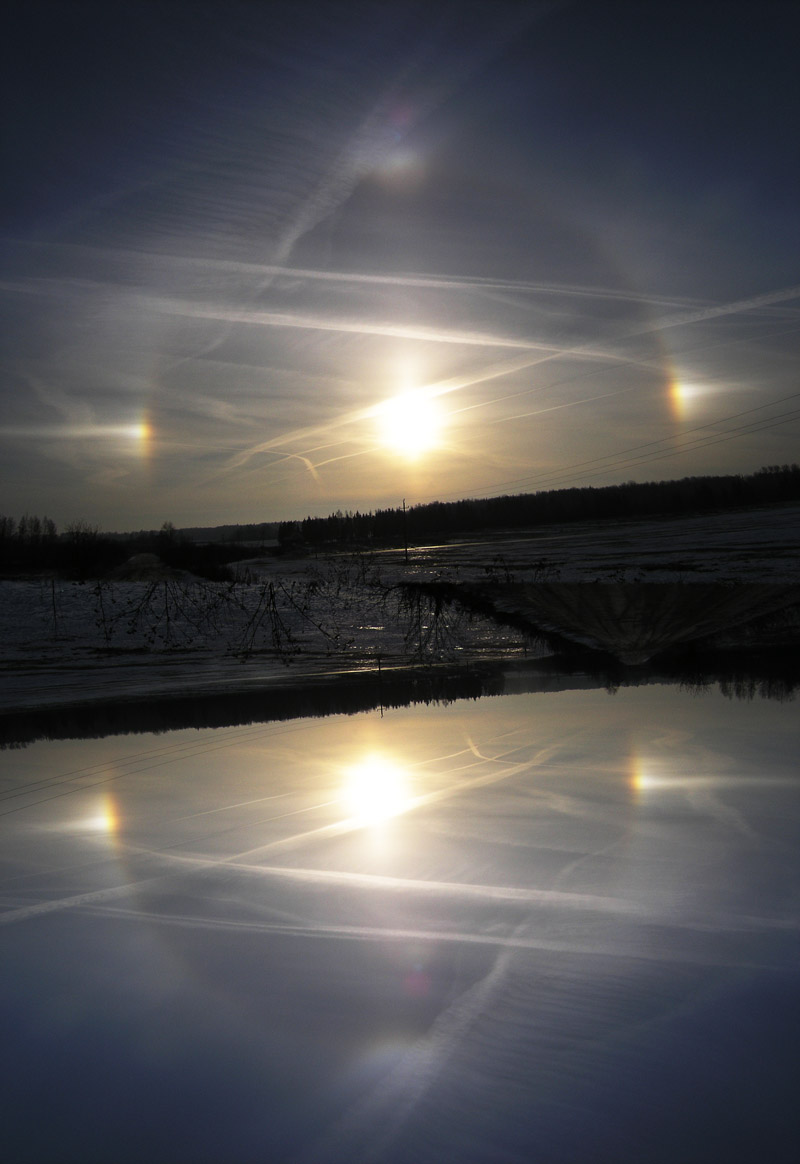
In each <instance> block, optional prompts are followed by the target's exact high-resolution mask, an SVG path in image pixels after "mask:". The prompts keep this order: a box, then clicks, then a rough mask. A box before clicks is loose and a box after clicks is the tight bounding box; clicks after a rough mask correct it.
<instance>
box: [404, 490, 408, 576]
mask: <svg viewBox="0 0 800 1164" xmlns="http://www.w3.org/2000/svg"><path fill="white" fill-rule="evenodd" d="M403 544H404V545H405V548H406V561H408V525H407V523H406V499H405V497H404V498H403Z"/></svg>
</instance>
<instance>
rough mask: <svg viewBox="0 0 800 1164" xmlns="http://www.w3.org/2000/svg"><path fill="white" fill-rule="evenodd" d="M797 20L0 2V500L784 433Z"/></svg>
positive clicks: (158, 500)
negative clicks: (4, 16)
mask: <svg viewBox="0 0 800 1164" xmlns="http://www.w3.org/2000/svg"><path fill="white" fill-rule="evenodd" d="M799 23H800V16H799V15H798V8H797V5H795V4H775V3H765V4H760V5H751V4H746V5H745V4H739V5H737V4H720V5H716V4H701V5H688V4H687V5H683V4H675V5H665V6H658V7H656V6H652V5H642V4H635V3H617V4H614V3H604V4H582V3H573V4H569V3H567V4H530V5H522V4H519V3H514V4H507V5H506V4H502V3H491V4H484V3H455V4H450V5H448V4H442V5H435V6H432V5H430V4H407V3H406V4H403V3H399V4H396V5H387V4H367V3H364V4H353V3H341V4H302V3H301V4H296V3H292V4H285V5H275V4H236V3H225V4H222V3H206V4H202V3H191V4H178V3H172V4H167V5H156V4H149V3H147V4H145V3H127V4H126V3H121V4H117V5H107V4H106V5H99V4H82V3H79V2H77V3H70V4H41V3H26V4H24V5H23V4H14V5H12V10H11V16H10V17H9V20H8V24H9V35H7V37H6V39H5V44H4V48H3V54H4V61H3V85H4V96H3V110H4V116H3V121H4V154H5V172H6V175H7V178H6V181H5V182H4V187H3V203H2V205H3V220H2V224H0V249H1V250H2V255H3V267H4V271H5V278H4V280H3V283H2V295H3V315H4V317H5V319H6V321H7V322H6V326H5V328H4V330H3V337H2V339H3V349H2V359H3V377H2V385H3V387H2V391H3V404H4V407H3V420H2V424H1V425H0V460H2V462H3V464H4V469H3V470H2V471H1V473H2V475H1V476H0V481H1V482H2V493H1V494H0V495H1V496H2V498H3V501H2V507H3V508H4V509H5V510H6V511H8V512H11V513H16V512H18V511H22V510H24V509H28V510H30V511H38V512H47V513H50V514H51V515H52V516H54V517H55V518H56V520H57V521H59V522H64V521H68V520H73V519H77V518H85V519H88V520H92V521H96V522H99V523H100V524H101V525H102V526H103V527H104V528H127V527H130V526H131V525H133V526H139V525H148V524H152V523H160V521H161V520H165V519H171V520H174V521H175V522H176V523H178V524H197V523H198V522H200V521H203V522H205V521H206V520H207V521H208V522H209V523H210V522H217V521H226V520H242V521H244V520H258V519H269V518H280V517H288V516H304V515H305V514H306V513H309V512H310V513H326V512H329V511H330V510H332V509H335V508H337V507H339V506H341V507H343V508H350V507H352V508H356V507H357V508H360V509H362V510H364V509H369V508H372V507H374V506H377V505H383V504H395V503H396V502H397V501H398V500H399V499H400V498H402V497H403V496H406V497H407V498H408V499H409V501H421V500H430V499H433V498H435V497H453V496H465V495H485V494H490V493H497V492H505V491H509V490H510V491H516V490H518V489H526V488H531V489H534V488H544V487H549V486H551V485H552V486H555V485H560V484H571V483H573V482H576V481H579V480H588V481H589V482H590V483H596V484H599V483H603V482H604V481H613V480H620V479H629V478H630V477H637V478H640V479H652V478H659V477H668V476H682V475H685V474H688V473H696V472H717V471H729V470H737V471H738V470H742V471H749V470H752V469H754V468H757V467H758V466H759V465H761V464H763V463H774V462H777V461H785V460H793V459H796V445H797V436H798V425H797V419H796V416H795V411H796V409H795V406H796V405H797V403H798V399H800V398H799V397H797V396H796V395H793V393H794V392H796V391H797V385H796V375H795V372H794V369H795V367H796V359H797V324H798V320H800V315H799V314H798V312H799V311H800V307H799V306H798V293H797V292H796V291H793V290H792V289H793V288H794V287H795V285H796V284H798V283H800V274H798V266H800V264H798V260H797V256H798V254H800V237H798V214H797V194H798V190H799V189H800V182H798V177H799V176H800V175H799V174H798V170H799V169H800V166H799V164H798V156H799V151H798V150H797V146H796V139H797V129H798V106H799V105H800V102H799V101H798V95H799V92H800V86H799V85H798V81H797V69H796V63H795V62H796V59H797V52H798V47H800V46H799V45H798V39H799V38H798V24H799ZM398 396H399V397H400V398H401V399H400V402H399V403H396V401H397V398H398ZM785 398H788V399H785ZM387 402H389V403H387ZM392 402H394V403H392ZM387 417H388V420H387ZM387 427H388V430H389V431H388V432H387ZM643 442H653V443H652V445H651V446H650V452H649V453H648V455H647V457H644V458H643V457H642V456H641V455H639V456H637V455H635V454H633V453H629V452H628V450H632V449H634V448H635V447H636V446H639V445H640V444H642V443H643ZM587 461H591V462H592V465H591V466H589V467H587V466H586V465H585V462H587ZM590 471H591V473H592V474H593V475H592V476H591V477H588V476H587V473H589V472H590ZM510 482H513V483H514V484H513V487H512V485H510V484H509V483H510Z"/></svg>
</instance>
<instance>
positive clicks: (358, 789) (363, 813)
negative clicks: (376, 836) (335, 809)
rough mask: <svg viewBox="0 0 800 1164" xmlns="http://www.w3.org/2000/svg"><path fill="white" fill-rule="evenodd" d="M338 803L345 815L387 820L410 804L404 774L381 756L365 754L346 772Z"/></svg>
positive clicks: (362, 820) (361, 819)
mask: <svg viewBox="0 0 800 1164" xmlns="http://www.w3.org/2000/svg"><path fill="white" fill-rule="evenodd" d="M342 803H343V805H344V808H345V811H346V812H347V814H348V816H350V817H352V818H353V819H354V820H355V821H357V822H359V823H361V824H377V823H378V822H380V821H383V820H388V819H389V818H390V817H393V816H398V815H399V814H400V813H402V812H405V811H406V809H407V808H408V807H409V805H410V804H411V790H410V787H409V781H408V777H407V775H406V773H405V772H404V771H403V770H402V768H398V767H396V766H395V765H394V764H392V763H391V762H390V761H388V760H385V759H384V758H383V757H382V756H369V757H368V758H367V759H366V760H363V761H362V762H361V763H360V764H358V765H356V766H355V767H353V768H351V769H349V771H348V772H347V774H346V776H345V782H344V787H343V789H342Z"/></svg>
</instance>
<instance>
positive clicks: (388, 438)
mask: <svg viewBox="0 0 800 1164" xmlns="http://www.w3.org/2000/svg"><path fill="white" fill-rule="evenodd" d="M377 416H378V427H379V432H380V439H381V442H382V443H383V444H384V445H385V446H386V447H387V448H389V449H392V450H393V451H394V452H395V453H399V454H400V456H403V457H408V458H409V459H414V458H415V457H418V456H420V454H422V453H426V452H428V451H430V450H431V449H433V448H435V447H436V446H437V445H438V444H439V440H440V435H441V430H442V425H443V421H444V418H443V416H442V410H441V408H440V407H439V405H438V403H437V402H436V400H435V398H434V397H432V396H429V395H427V394H426V393H425V392H422V391H419V390H414V391H411V392H403V393H402V394H401V395H400V396H393V397H392V398H391V399H390V400H386V401H385V402H384V403H383V404H381V405H380V406H379V408H378V410H377Z"/></svg>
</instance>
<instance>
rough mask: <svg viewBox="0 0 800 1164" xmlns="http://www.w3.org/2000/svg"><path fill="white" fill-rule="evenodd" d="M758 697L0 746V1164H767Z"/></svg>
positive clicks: (767, 938) (769, 972)
mask: <svg viewBox="0 0 800 1164" xmlns="http://www.w3.org/2000/svg"><path fill="white" fill-rule="evenodd" d="M797 728H798V724H797V708H796V705H795V704H793V703H791V702H779V701H768V700H760V699H756V700H753V701H750V702H747V701H731V700H728V699H725V698H723V697H722V696H721V695H719V694H716V693H712V692H707V693H705V694H704V695H701V696H699V697H695V696H692V695H690V694H688V693H687V692H685V691H681V690H679V689H677V688H675V687H668V686H650V687H641V688H623V689H621V690H620V691H619V692H618V693H617V694H616V695H613V696H612V695H609V694H607V693H606V692H605V691H603V690H580V691H578V690H575V691H564V692H560V693H550V694H542V693H533V694H521V695H508V696H502V697H499V698H494V699H482V700H478V701H475V702H464V701H462V702H456V703H452V704H450V705H449V706H439V707H434V708H428V709H419V708H413V707H412V708H405V709H401V710H396V711H391V712H388V713H386V714H384V715H383V716H382V717H381V716H380V714H379V713H378V712H377V711H376V712H374V713H367V714H360V715H353V716H334V717H331V718H329V719H326V720H313V719H303V720H296V721H292V722H289V723H272V724H269V725H264V724H262V725H250V726H247V727H236V728H226V729H218V730H201V731H177V732H170V733H165V734H163V735H140V736H129V737H119V736H117V737H113V738H107V739H101V740H90V741H69V742H59V743H54V742H41V743H37V744H34V745H32V746H30V747H29V748H27V749H24V750H18V751H10V752H6V753H5V754H4V756H3V761H4V763H3V776H2V783H1V784H0V790H1V792H2V802H1V803H0V809H2V811H3V813H4V814H5V815H4V816H3V817H2V819H0V824H1V825H2V847H1V848H0V853H1V854H2V858H1V860H2V909H3V913H2V915H0V923H2V945H3V957H2V963H1V966H2V969H1V970H0V975H1V976H2V1012H3V1026H4V1036H3V1051H4V1053H3V1073H4V1076H5V1078H4V1080H3V1087H2V1091H3V1098H4V1104H5V1114H4V1116H3V1145H4V1147H3V1158H4V1159H6V1160H9V1161H15V1162H23V1161H25V1162H27V1161H36V1162H39V1161H47V1162H61V1161H76V1162H78V1161H80V1162H81V1164H92V1162H106V1161H111V1160H114V1161H117V1162H119V1164H124V1162H125V1161H147V1162H148V1164H153V1162H157V1161H164V1162H167V1161H169V1162H170V1164H178V1162H183V1161H185V1162H187V1164H189V1162H191V1164H201V1162H218V1161H226V1162H228V1164H238V1162H245V1161H247V1162H251V1161H252V1162H255V1161H259V1162H261V1161H271V1162H272V1161H297V1162H303V1164H305V1162H319V1164H339V1162H342V1164H344V1162H354V1161H376V1162H391V1164H405V1162H410V1161H414V1162H422V1161H431V1162H434V1161H435V1162H437V1164H439V1162H441V1161H444V1160H453V1161H459V1162H461V1164H464V1162H493V1161H534V1160H535V1161H545V1162H547V1161H554V1162H555V1161H558V1162H561V1161H563V1162H567V1161H569V1162H574V1161H609V1162H612V1161H613V1162H621V1161H637V1162H638V1161H664V1162H665V1164H666V1162H669V1164H675V1162H677V1161H680V1162H685V1161H715V1162H716V1161H720V1160H725V1161H728V1162H731V1161H752V1160H755V1159H763V1160H769V1161H772V1162H774V1161H789V1160H795V1159H796V1152H797V1146H798V1135H800V1120H799V1117H798V1112H799V1111H800V1109H799V1108H798V1104H797V1096H796V1083H797V1046H798V1036H799V1035H800V1030H798V1026H799V1025H800V1024H798V1016H799V1015H800V1006H798V1002H799V1001H800V1000H799V999H798V976H799V974H800V972H799V971H798V965H799V963H798V956H797V955H798V925H799V922H800V918H799V914H800V876H799V875H798V873H799V869H798V837H799V836H800V828H799V827H798V826H799V825H800V784H799V783H798V776H797V766H796V756H797V743H798V730H797Z"/></svg>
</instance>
